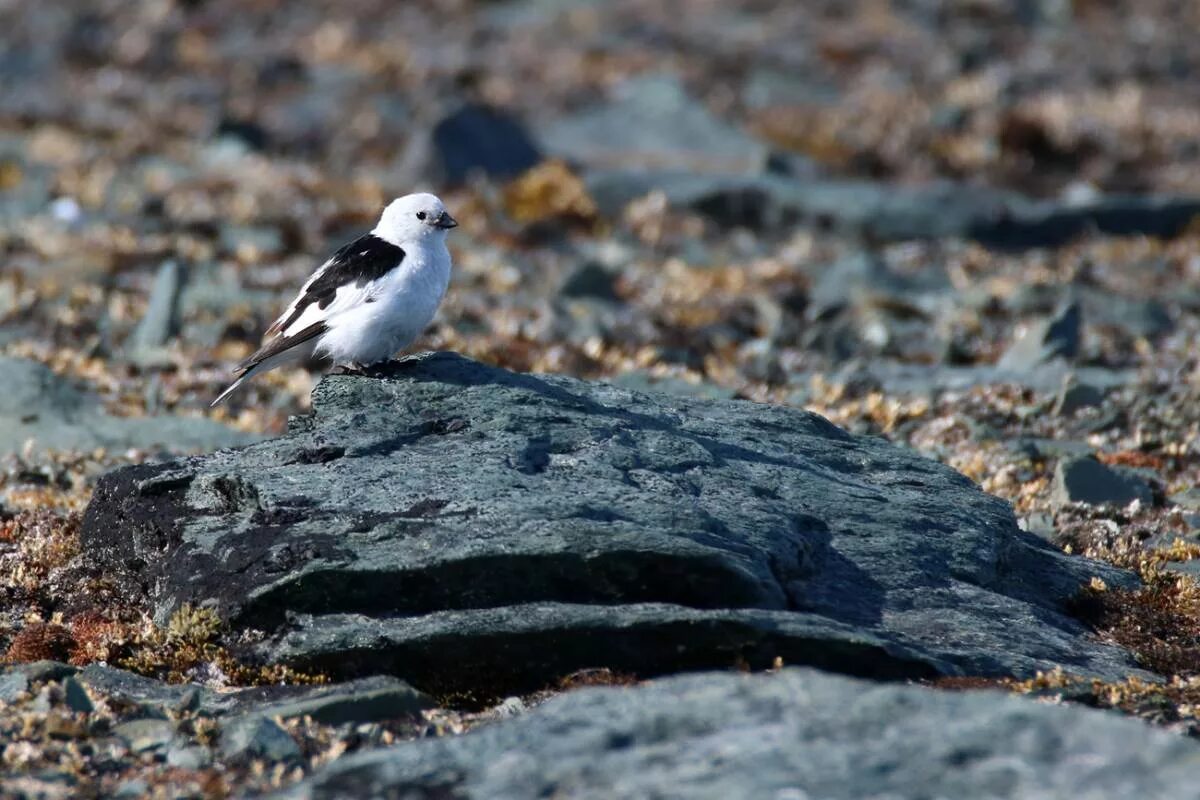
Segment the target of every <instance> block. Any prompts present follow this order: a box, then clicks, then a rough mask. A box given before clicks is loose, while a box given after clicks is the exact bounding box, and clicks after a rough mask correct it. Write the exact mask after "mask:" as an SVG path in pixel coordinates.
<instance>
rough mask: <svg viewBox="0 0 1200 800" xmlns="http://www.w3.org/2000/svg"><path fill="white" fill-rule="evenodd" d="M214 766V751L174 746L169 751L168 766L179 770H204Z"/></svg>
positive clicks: (200, 747) (197, 747) (203, 748)
mask: <svg viewBox="0 0 1200 800" xmlns="http://www.w3.org/2000/svg"><path fill="white" fill-rule="evenodd" d="M210 764H212V751H211V750H209V749H208V748H207V747H202V746H199V745H196V746H172V747H171V748H170V749H169V750H167V766H171V767H177V768H179V769H204V768H205V767H207V766H209V765H210Z"/></svg>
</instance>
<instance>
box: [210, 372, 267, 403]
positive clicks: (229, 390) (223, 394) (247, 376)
mask: <svg viewBox="0 0 1200 800" xmlns="http://www.w3.org/2000/svg"><path fill="white" fill-rule="evenodd" d="M257 372H258V370H256V369H250V370H246V372H245V373H243V374H242V375H241V376H240V377H239V378H238V379H237V380H236V381H234V382H233V383H231V384H229V386H228V388H226V389H225V391H223V392H221V393H220V394H219V395H217V399H216V400H213V401H212V403H211V404H210V405H209V408H216V407H217V406H218V405H219V404H220V402H221V401H222V400H224V399H225V398H226V397H229V395H231V394H233V393H234V392H235V391H236V390H237V388H238V387H239V386H241V385H242V384H243V383H245V382H246V381H248V380H249V379H250V378H251V377H253V376H254V375H255V374H256V373H257Z"/></svg>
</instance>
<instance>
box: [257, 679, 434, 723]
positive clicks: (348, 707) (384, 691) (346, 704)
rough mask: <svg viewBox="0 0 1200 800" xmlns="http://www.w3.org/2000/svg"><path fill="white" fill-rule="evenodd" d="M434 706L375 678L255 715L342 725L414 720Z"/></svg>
mask: <svg viewBox="0 0 1200 800" xmlns="http://www.w3.org/2000/svg"><path fill="white" fill-rule="evenodd" d="M435 705H436V703H435V702H434V701H433V699H432V698H431V697H429V696H428V695H426V694H424V693H422V692H419V691H417V690H416V689H414V688H413V687H411V686H409V685H408V684H407V683H405V682H404V681H401V680H398V679H396V678H392V677H387V676H376V677H372V678H361V679H359V680H355V681H350V682H349V683H343V684H337V685H334V686H330V687H324V688H318V689H317V690H316V691H314V692H311V693H307V694H306V695H304V696H300V697H296V698H294V699H291V700H285V701H281V702H278V703H273V704H270V705H265V706H260V707H258V708H256V709H255V712H256V714H257V715H258V716H261V717H266V718H271V719H273V718H275V717H278V718H280V719H294V718H297V717H312V718H313V719H314V720H316V721H317V722H320V723H322V724H325V725H342V724H345V723H357V722H375V721H377V720H384V719H396V718H397V717H407V716H415V715H418V714H420V713H421V711H422V710H424V709H427V708H433V707H434V706H435Z"/></svg>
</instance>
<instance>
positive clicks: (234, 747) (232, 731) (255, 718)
mask: <svg viewBox="0 0 1200 800" xmlns="http://www.w3.org/2000/svg"><path fill="white" fill-rule="evenodd" d="M221 755H222V756H223V757H225V758H227V759H229V760H230V761H248V760H250V759H255V758H261V759H264V760H266V761H292V760H295V759H297V758H299V757H300V747H299V746H298V745H297V744H296V740H295V739H293V738H292V737H291V734H289V733H288V732H287V731H285V730H284V729H283V728H281V727H280V726H279V724H278V723H277V722H275V721H274V720H272V719H268V718H266V717H263V716H259V715H257V714H254V715H250V716H246V717H241V718H239V719H237V720H234V721H233V722H231V723H230V724H229V725H227V726H226V727H225V729H224V731H223V732H222V733H221Z"/></svg>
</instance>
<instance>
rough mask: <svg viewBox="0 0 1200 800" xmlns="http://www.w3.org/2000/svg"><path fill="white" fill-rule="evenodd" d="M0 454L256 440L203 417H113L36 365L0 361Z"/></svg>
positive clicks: (181, 447)
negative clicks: (29, 448)
mask: <svg viewBox="0 0 1200 800" xmlns="http://www.w3.org/2000/svg"><path fill="white" fill-rule="evenodd" d="M0 372H2V373H3V374H4V391H3V392H0V452H6V451H7V452H12V451H16V450H20V449H21V448H22V447H24V445H25V442H26V441H28V440H30V439H32V440H33V441H34V445H35V447H36V448H38V449H47V450H84V451H86V450H92V449H94V448H96V447H106V448H110V449H125V448H129V447H137V448H143V449H158V448H162V449H168V450H172V451H175V452H180V451H187V450H214V449H216V448H218V447H230V446H232V445H239V444H246V443H247V442H251V441H254V440H255V439H256V438H257V437H256V436H254V435H253V434H249V433H244V432H242V431H237V430H234V429H233V428H230V427H227V426H225V425H222V424H220V423H219V422H215V421H213V420H209V419H204V418H202V417H177V416H171V415H159V416H153V417H143V418H126V417H114V416H112V415H110V414H108V413H106V412H105V411H104V409H103V407H102V405H101V403H100V401H99V400H98V399H97V398H96V397H94V396H92V395H90V394H88V393H86V392H84V391H82V390H81V389H79V388H77V387H76V386H74V385H73V384H72V383H71V382H70V381H69V380H67V379H66V378H63V377H60V376H58V375H55V374H54V373H53V372H51V371H50V369H49V368H48V367H46V366H44V365H42V364H39V363H37V362H35V361H27V360H25V359H20V358H0Z"/></svg>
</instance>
